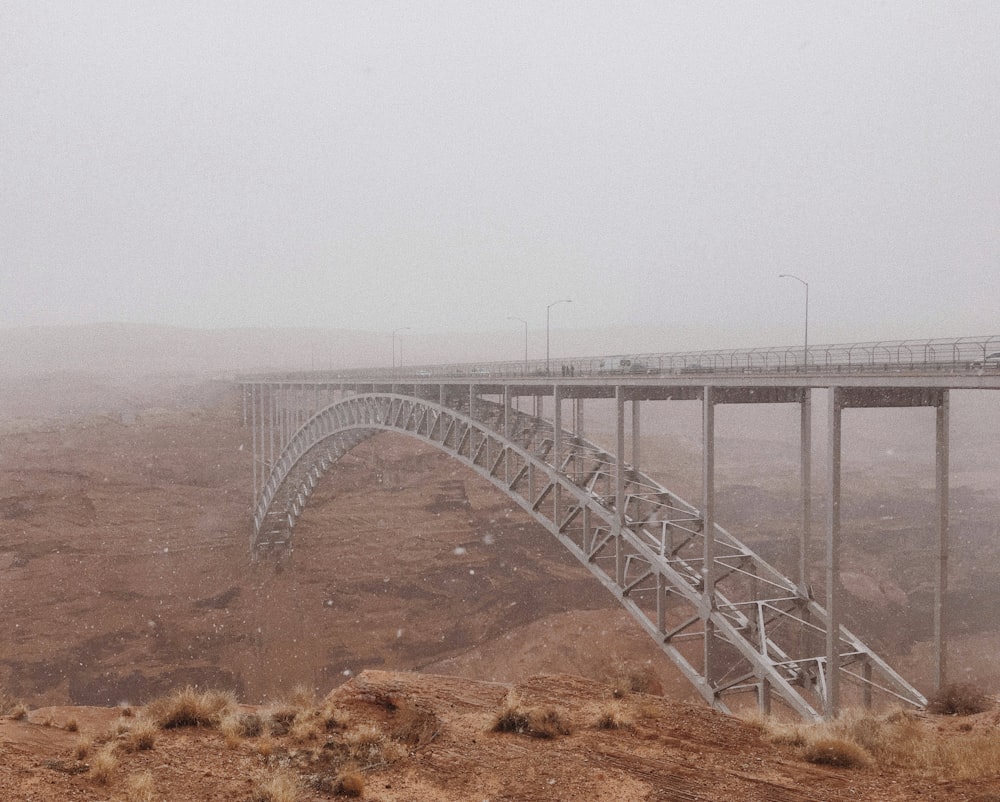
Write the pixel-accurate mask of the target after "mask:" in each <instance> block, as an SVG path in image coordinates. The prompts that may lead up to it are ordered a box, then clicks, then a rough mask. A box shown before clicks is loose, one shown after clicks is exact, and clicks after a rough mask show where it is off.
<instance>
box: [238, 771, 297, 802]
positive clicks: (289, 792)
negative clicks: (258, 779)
mask: <svg viewBox="0 0 1000 802" xmlns="http://www.w3.org/2000/svg"><path fill="white" fill-rule="evenodd" d="M298 799H299V784H298V782H297V781H296V780H295V778H294V777H291V776H289V775H287V774H276V775H274V776H273V777H269V778H268V779H266V780H264V782H262V783H261V784H260V787H259V788H257V789H256V790H255V791H254V792H253V793H252V794H251V795H250V799H249V800H248V802H296V800H298Z"/></svg>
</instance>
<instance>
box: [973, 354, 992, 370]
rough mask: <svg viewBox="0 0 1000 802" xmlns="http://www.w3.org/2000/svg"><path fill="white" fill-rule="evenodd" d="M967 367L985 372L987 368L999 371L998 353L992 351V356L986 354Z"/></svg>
mask: <svg viewBox="0 0 1000 802" xmlns="http://www.w3.org/2000/svg"><path fill="white" fill-rule="evenodd" d="M969 367H970V368H974V369H976V370H985V369H987V368H994V369H995V370H1000V351H994V352H993V353H992V354H987V355H986V356H984V357H983V358H982V359H980V360H979V361H977V362H973V363H972V364H971V365H969Z"/></svg>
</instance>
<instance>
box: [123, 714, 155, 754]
mask: <svg viewBox="0 0 1000 802" xmlns="http://www.w3.org/2000/svg"><path fill="white" fill-rule="evenodd" d="M159 731H160V725H159V724H157V723H156V722H155V721H153V720H151V719H148V718H137V719H134V720H133V721H132V722H131V723H129V724H127V725H125V726H124V727H121V728H120V732H119V735H118V740H119V743H121V746H122V749H124V750H125V751H126V752H145V751H146V750H148V749H152V748H153V746H154V745H155V744H156V736H157V734H159Z"/></svg>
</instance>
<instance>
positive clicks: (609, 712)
mask: <svg viewBox="0 0 1000 802" xmlns="http://www.w3.org/2000/svg"><path fill="white" fill-rule="evenodd" d="M594 726H596V727H597V729H599V730H623V729H631V728H632V726H633V723H632V719H631V718H629V717H628V716H627V715H626V713H625V711H624V710H623V709H622V706H621V705H620V704H619V703H618V702H611V703H609V704H607V705H605V706H604V707H603V708H601V709H600V710H599V711H598V713H597V720H596V721H595V722H594Z"/></svg>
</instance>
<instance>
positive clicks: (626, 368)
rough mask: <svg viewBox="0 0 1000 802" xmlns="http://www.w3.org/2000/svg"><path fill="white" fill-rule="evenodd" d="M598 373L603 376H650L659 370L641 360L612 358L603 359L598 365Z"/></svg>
mask: <svg viewBox="0 0 1000 802" xmlns="http://www.w3.org/2000/svg"><path fill="white" fill-rule="evenodd" d="M597 372H598V373H603V374H632V375H637V376H648V375H650V374H653V373H659V370H657V368H656V367H654V366H652V365H649V364H647V363H645V362H643V361H642V360H639V359H632V358H630V357H612V358H611V359H602V360H601V361H600V362H599V363H598V365H597Z"/></svg>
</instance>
